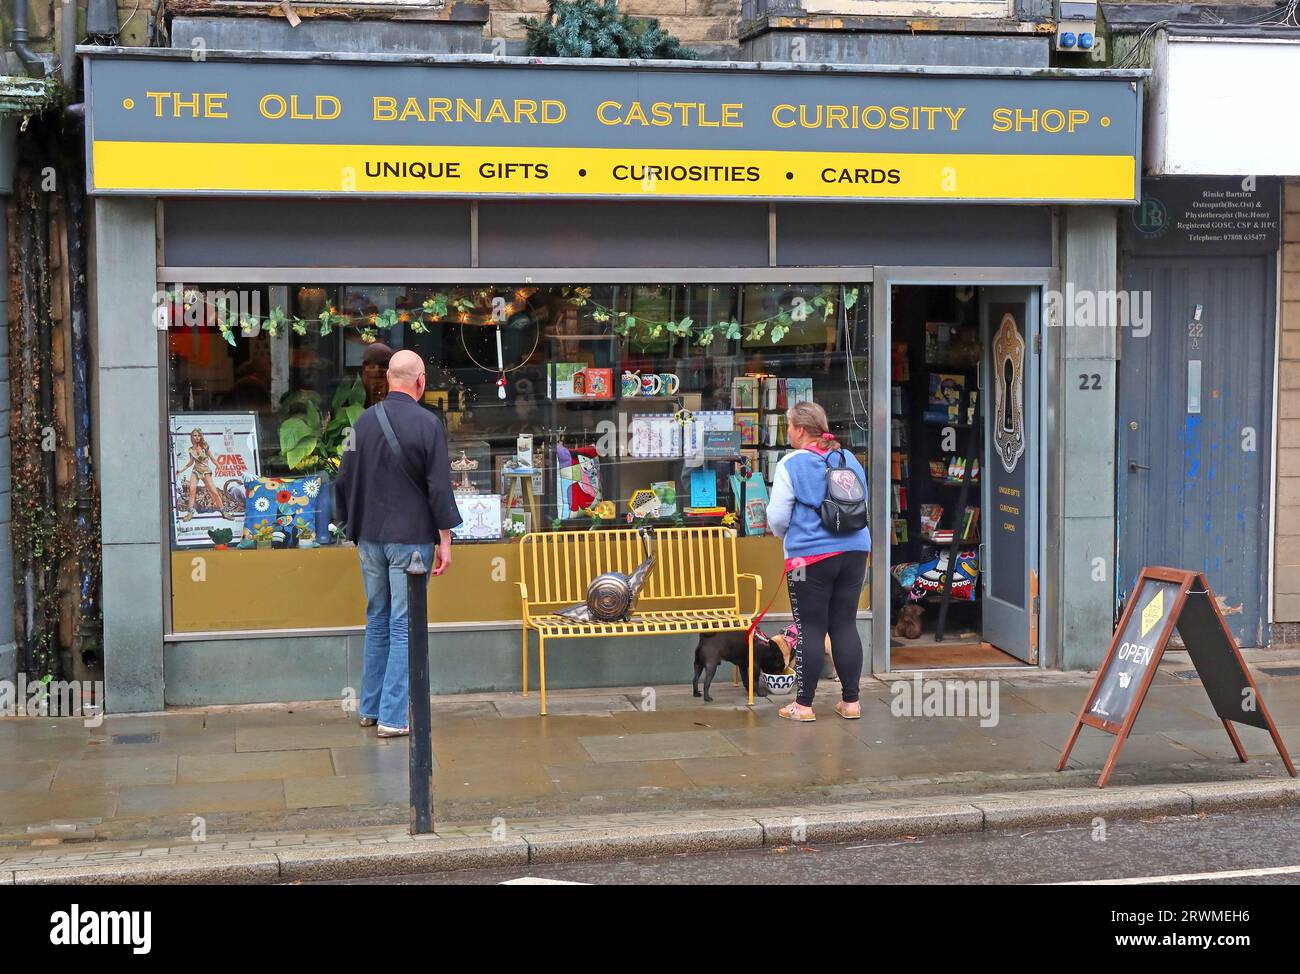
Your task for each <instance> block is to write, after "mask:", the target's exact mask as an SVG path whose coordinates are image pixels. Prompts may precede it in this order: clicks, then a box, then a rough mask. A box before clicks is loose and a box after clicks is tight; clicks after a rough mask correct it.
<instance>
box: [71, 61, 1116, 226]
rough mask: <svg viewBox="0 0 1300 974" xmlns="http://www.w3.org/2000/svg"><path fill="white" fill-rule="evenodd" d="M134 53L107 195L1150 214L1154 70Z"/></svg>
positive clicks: (98, 72) (114, 99)
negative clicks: (941, 205) (1146, 137)
mask: <svg viewBox="0 0 1300 974" xmlns="http://www.w3.org/2000/svg"><path fill="white" fill-rule="evenodd" d="M106 50H107V49H103V48H100V49H97V51H98V52H103V51H106ZM113 50H114V53H111V54H108V53H95V52H91V51H90V50H84V51H83V53H84V54H85V55H86V58H85V61H86V68H87V70H86V92H87V93H86V103H87V126H86V129H87V156H88V159H87V162H88V170H89V173H90V187H91V192H93V193H99V194H105V193H123V194H137V195H158V194H166V195H171V196H176V195H229V194H258V195H267V194H272V195H292V194H301V195H311V196H348V195H363V196H401V197H412V196H419V197H456V196H472V197H525V196H526V197H568V198H637V199H728V200H730V199H751V200H752V199H836V200H847V199H863V200H894V201H922V200H924V201H963V202H970V201H988V202H1044V203H1120V204H1123V203H1130V204H1131V203H1134V202H1135V201H1136V200H1137V186H1138V177H1139V166H1138V157H1139V145H1140V142H1141V108H1142V88H1141V73H1140V72H1139V73H1138V74H1136V75H1134V74H1133V73H1125V74H1122V75H1119V76H1117V75H1116V74H1113V73H1105V72H1097V71H1092V72H1088V71H1079V72H1070V71H1064V70H1059V69H1057V70H1052V69H1043V70H1038V71H1025V70H1023V69H1021V70H1017V71H1015V72H999V71H997V70H994V69H978V68H969V69H959V70H953V69H948V70H939V69H930V70H928V71H926V72H924V73H923V72H919V71H916V70H915V69H909V68H892V69H891V68H873V69H866V68H847V67H841V66H834V67H832V66H827V65H820V66H809V65H782V66H779V67H774V66H771V65H763V66H759V65H747V66H741V67H736V66H734V65H713V66H710V65H708V64H707V63H696V62H691V63H690V64H689V66H688V65H687V64H686V63H684V62H668V63H667V64H666V65H657V66H647V65H645V64H629V63H626V62H617V63H615V64H612V65H608V64H601V63H599V62H592V63H584V62H575V61H571V60H565V61H554V62H542V61H538V60H537V59H523V58H492V57H486V56H477V55H474V56H466V57H460V58H455V59H450V60H448V59H441V60H437V61H434V60H430V59H410V58H389V59H383V60H379V59H352V58H349V57H347V56H337V55H336V56H332V57H330V58H328V59H323V58H319V57H315V58H313V57H311V56H295V55H289V54H275V55H260V56H259V55H255V54H253V55H241V56H238V57H236V56H232V55H227V56H224V57H223V56H219V55H209V56H207V57H205V58H202V59H192V58H191V57H189V52H182V51H176V52H159V51H156V50H150V51H145V52H137V53H131V52H129V51H127V50H125V49H113Z"/></svg>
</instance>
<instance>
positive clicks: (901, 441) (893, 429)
mask: <svg viewBox="0 0 1300 974" xmlns="http://www.w3.org/2000/svg"><path fill="white" fill-rule="evenodd" d="M889 445H890V446H891V447H893V448H894V449H895V450H906V449H907V424H906V423H905V422H903V420H902V419H900V418H899V417H897V416H895V417H893V418H892V419H890V421H889Z"/></svg>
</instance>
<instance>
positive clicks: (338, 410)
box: [168, 282, 870, 585]
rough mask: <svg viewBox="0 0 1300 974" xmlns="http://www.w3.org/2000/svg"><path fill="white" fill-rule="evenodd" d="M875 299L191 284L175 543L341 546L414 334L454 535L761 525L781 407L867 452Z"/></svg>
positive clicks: (184, 309)
mask: <svg viewBox="0 0 1300 974" xmlns="http://www.w3.org/2000/svg"><path fill="white" fill-rule="evenodd" d="M222 295H224V298H221V299H219V298H220V296H222ZM182 298H183V300H182ZM869 308H870V301H869V300H868V293H867V289H866V287H865V286H863V285H860V284H856V283H847V284H841V283H828V284H803V283H799V284H773V283H763V284H744V285H740V284H619V285H610V284H604V285H584V284H581V283H574V284H570V285H558V284H556V285H544V286H543V285H532V284H518V283H507V284H501V285H494V286H480V285H475V286H468V285H467V286H445V285H353V284H348V283H346V282H340V283H339V284H337V285H328V286H326V285H304V284H295V283H292V282H289V283H286V284H283V285H276V286H269V287H262V288H254V289H251V290H250V289H247V288H241V287H239V286H232V287H230V288H203V289H201V290H200V289H197V288H191V289H186V290H185V291H184V293H183V295H178V296H177V300H176V301H175V303H174V304H173V305H172V306H170V307H169V309H168V314H169V321H170V322H171V323H170V326H169V341H168V351H169V354H168V392H169V417H168V426H169V431H170V433H171V437H170V443H171V484H170V496H171V501H172V509H173V510H172V514H173V517H172V525H173V538H172V541H173V545H174V546H175V547H176V548H177V549H192V548H193V549H197V548H211V547H214V546H223V547H227V548H242V549H244V550H245V551H248V552H258V551H262V550H267V549H270V550H274V549H277V548H297V549H303V550H311V549H315V548H320V547H330V546H332V545H334V544H335V543H336V540H335V538H334V537H333V536H332V535H331V532H330V529H329V523H330V518H329V510H330V503H329V494H330V490H329V483H330V480H331V479H332V477H333V476H334V474H335V472H336V471H337V468H338V464H339V461H340V459H341V457H342V451H343V449H344V448H345V446H346V442H347V437H348V435H349V430H350V427H351V424H352V423H353V422H355V420H356V417H357V416H359V415H360V412H361V411H362V410H363V409H364V408H366V407H367V406H369V405H372V404H373V403H374V402H376V401H378V400H379V398H381V397H382V396H383V395H384V394H385V392H386V386H385V381H384V373H385V369H386V363H387V359H388V357H389V356H390V355H391V353H392V352H393V351H395V350H397V349H402V348H409V349H413V350H415V351H417V352H419V353H420V354H421V356H423V358H424V359H425V362H426V368H427V374H428V386H427V390H426V392H425V396H424V405H425V406H427V407H428V408H429V409H431V410H434V411H435V412H436V413H437V414H438V415H439V416H440V417H441V419H442V420H443V422H444V424H445V427H446V429H447V434H448V440H449V444H450V446H451V455H452V460H453V473H452V481H453V484H454V485H455V488H456V492H457V500H458V505H459V506H460V507H461V511H462V515H463V516H464V517H465V521H466V523H465V525H463V526H462V528H461V529H459V530H458V531H457V540H458V542H459V543H493V542H495V543H506V542H508V541H509V540H510V539H512V538H514V537H517V536H518V535H519V534H522V533H523V532H526V531H548V530H555V529H572V528H587V527H596V528H599V527H603V526H626V525H627V524H628V523H629V522H635V523H641V522H648V523H656V524H688V525H689V524H717V523H726V524H734V525H735V526H736V528H737V530H738V532H740V533H741V534H742V535H757V534H762V533H764V531H765V530H766V520H765V502H766V498H767V489H768V485H769V483H770V479H771V476H772V473H773V471H774V470H775V467H776V463H777V461H778V460H779V458H780V456H781V454H782V453H783V452H784V450H785V449H786V448H787V441H786V433H785V410H786V408H787V407H788V406H789V405H791V404H793V403H794V402H796V401H798V400H800V399H804V398H811V399H814V400H816V401H817V402H819V403H821V404H822V405H823V406H824V407H825V408H826V411H827V413H828V415H829V417H830V421H831V426H832V429H833V431H834V432H835V433H836V434H837V435H838V436H839V438H840V440H841V441H842V442H843V443H845V445H846V446H848V447H850V448H851V449H853V450H854V451H855V452H857V453H858V454H859V456H860V457H861V459H862V460H863V463H864V466H869V465H868V464H867V462H866V460H867V458H866V450H867V447H868V439H867V434H868V430H869V426H870V423H869V402H870V397H869V394H868V388H867V381H868V375H869V369H868V367H867V352H868V346H869V333H870V331H869V322H868V319H867V315H868V309H869ZM258 478H261V482H260V486H259V480H258ZM268 483H269V484H270V486H271V487H274V488H276V490H275V491H273V493H278V492H279V491H280V490H285V491H288V492H289V494H290V495H291V497H292V504H293V505H295V507H294V511H295V515H296V513H297V512H298V511H301V513H302V516H295V517H294V518H293V521H294V523H293V530H289V531H276V530H275V529H274V528H271V529H267V528H266V524H265V521H266V518H265V517H264V515H265V513H266V512H265V511H259V510H255V509H254V508H255V507H256V506H257V505H258V504H262V505H263V506H265V502H264V495H265V493H266V490H267V484H268ZM259 525H260V526H259ZM254 557H255V556H254ZM257 576H258V573H257V572H255V571H254V572H248V578H249V582H248V584H249V585H255V584H261V582H259V580H258V577H257Z"/></svg>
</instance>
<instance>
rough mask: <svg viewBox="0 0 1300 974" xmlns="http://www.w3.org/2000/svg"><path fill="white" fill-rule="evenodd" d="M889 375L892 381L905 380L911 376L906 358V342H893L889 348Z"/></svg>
mask: <svg viewBox="0 0 1300 974" xmlns="http://www.w3.org/2000/svg"><path fill="white" fill-rule="evenodd" d="M889 377H890V379H891V380H892V381H894V382H907V381H908V380H909V379H911V378H912V372H911V367H910V366H909V364H908V360H907V342H894V344H893V346H892V347H891V348H890V352H889Z"/></svg>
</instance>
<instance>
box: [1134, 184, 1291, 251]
mask: <svg viewBox="0 0 1300 974" xmlns="http://www.w3.org/2000/svg"><path fill="white" fill-rule="evenodd" d="M1281 241H1282V180H1280V179H1277V178H1276V177H1271V176H1244V177H1243V176H1148V177H1147V178H1145V179H1143V180H1142V197H1141V200H1140V201H1139V202H1138V205H1137V206H1135V207H1133V208H1132V209H1130V210H1129V211H1128V212H1127V214H1126V215H1125V216H1124V217H1122V218H1121V220H1120V242H1121V244H1122V246H1123V248H1124V250H1126V251H1129V252H1132V253H1139V254H1144V255H1161V256H1189V257H1209V256H1214V257H1236V256H1243V255H1250V254H1271V253H1276V251H1277V249H1278V247H1279V246H1280V245H1281Z"/></svg>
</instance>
